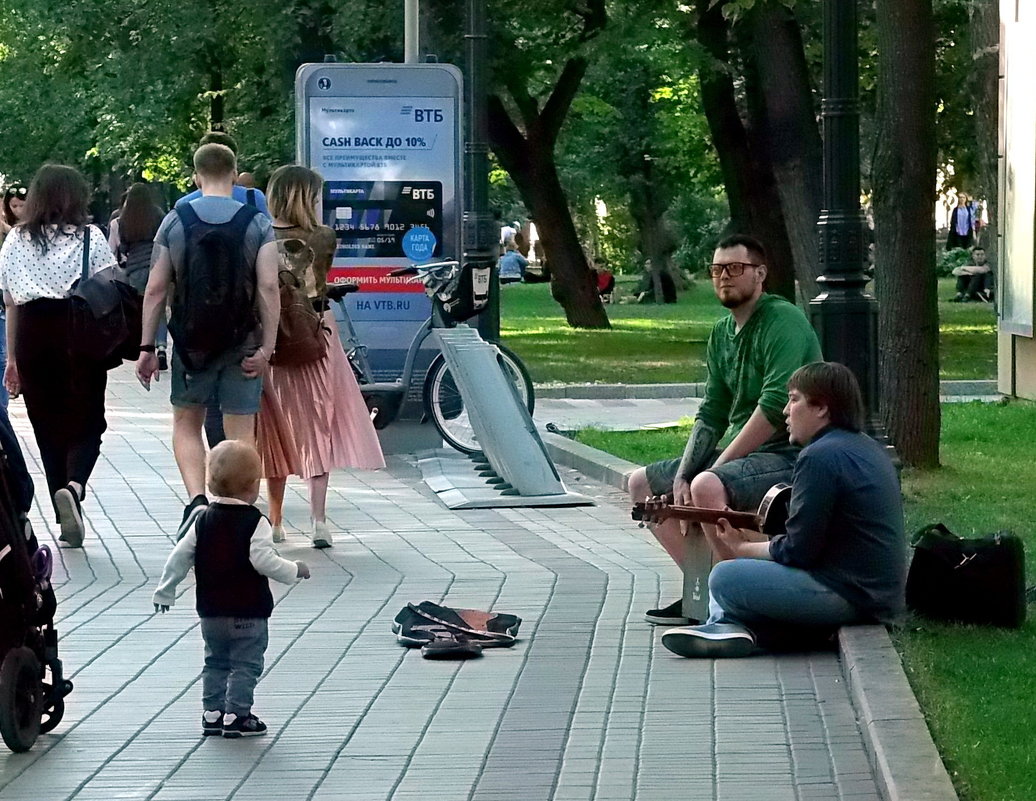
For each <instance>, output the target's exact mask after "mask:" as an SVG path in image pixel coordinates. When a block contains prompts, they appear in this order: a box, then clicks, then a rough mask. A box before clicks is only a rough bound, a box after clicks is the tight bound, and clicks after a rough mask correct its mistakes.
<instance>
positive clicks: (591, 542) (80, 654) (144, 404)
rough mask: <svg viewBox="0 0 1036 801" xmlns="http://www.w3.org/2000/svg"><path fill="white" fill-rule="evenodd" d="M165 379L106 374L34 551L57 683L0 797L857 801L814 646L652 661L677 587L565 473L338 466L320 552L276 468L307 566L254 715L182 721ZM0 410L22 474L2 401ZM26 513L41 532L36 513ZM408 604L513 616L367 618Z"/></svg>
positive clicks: (292, 488)
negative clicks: (438, 491)
mask: <svg viewBox="0 0 1036 801" xmlns="http://www.w3.org/2000/svg"><path fill="white" fill-rule="evenodd" d="M167 388H168V384H167V383H165V382H163V383H161V384H159V385H158V387H157V391H156V392H152V393H151V394H150V395H149V394H146V393H145V392H144V391H143V390H141V389H140V387H139V386H137V385H136V383H135V381H134V380H133V378H132V375H131V373H130V371H129V370H128V369H127V368H123V369H122V370H120V371H117V372H115V373H113V374H112V382H111V387H110V393H109V394H110V400H109V412H110V413H109V426H110V428H109V431H108V433H107V434H106V436H105V442H104V447H103V452H102V458H101V462H100V464H99V465H98V469H97V471H96V474H95V477H94V480H93V482H92V486H91V488H90V490H91V494H90V496H89V498H88V500H87V503H86V507H85V508H86V513H87V517H88V523H89V527H88V536H87V540H86V543H85V547H84V548H83V549H82V550H67V549H57V554H58V558H57V560H56V575H55V579H56V584H57V586H58V597H59V608H58V626H59V630H60V633H61V655H62V657H63V659H64V660H65V666H66V670H67V673H68V675H69V676H70V677H71V678H72V680H73V681H74V682H75V685H76V687H75V691H74V692H73V694H72V695H71V696H69V697H68V699H67V701H68V709H67V712H66V715H65V719H64V721H63V722H62V723H61V724H60V725H59V726H58V727H57V729H56V730H55V731H54V732H53V733H52V734H49V735H44V736H42V737H41V738H40V740H39V742H38V743H37V745H36V747H35V748H34V749H33V750H32V751H31V752H29V753H28V754H22V755H16V754H11V753H9V752H7V751H6V750H4V749H3V748H0V799H3V801H40V799H46V801H62V800H64V799H79V801H87V800H89V801H95V800H96V801H102V799H103V801H115V799H156V800H158V801H172V800H173V799H185V800H186V799H190V800H191V801H198V800H201V799H204V800H205V801H210V800H212V799H240V800H241V801H253V800H254V799H264V801H280V800H281V799H283V800H284V801H288V800H290V801H295V800H296V799H322V800H323V799H326V800H327V801H331V800H332V799H333V800H335V801H338V800H339V799H360V800H362V801H381V799H386V800H387V799H393V800H395V801H404V799H425V800H427V801H453V800H454V799H457V800H458V801H463V800H464V799H485V801H491V800H493V801H495V800H498V799H499V800H503V799H514V800H515V801H517V800H518V799H521V800H522V801H537V800H538V799H544V800H546V799H554V801H577V800H579V801H590V800H591V799H595V800H596V801H618V800H620V799H621V800H623V801H625V800H627V799H638V801H656V800H657V801H674V800H675V799H693V800H694V801H697V800H698V799H707V800H710V801H785V800H786V801H821V799H823V800H824V801H827V800H828V799H830V800H831V801H834V800H835V799H839V801H864V799H868V800H870V799H877V798H878V793H877V790H876V789H875V784H874V781H873V779H872V777H871V773H870V770H869V768H868V763H867V759H866V756H865V754H864V749H863V745H862V740H861V735H860V732H859V729H858V727H857V723H856V720H855V718H854V715H853V712H852V708H851V705H850V702H849V698H848V695H847V692H846V689H845V685H844V683H843V681H842V676H841V672H840V669H839V665H838V662H837V658H836V656H835V655H834V654H833V653H832V654H817V655H810V656H788V657H780V658H773V657H757V658H751V659H746V660H740V661H731V662H711V661H705V660H702V661H692V660H684V659H680V658H677V657H674V656H672V655H671V654H669V653H668V652H667V651H665V649H663V648H662V647H661V645H660V643H659V634H658V631H657V630H655V629H654V628H653V627H651V626H649V625H648V624H646V623H645V622H644V621H643V619H642V613H643V610H645V609H646V608H649V607H652V606H656V605H657V604H658V603H659V602H663V603H665V602H668V601H670V600H672V598H673V597H675V596H676V594H677V593H678V592H679V577H678V574H677V571H676V570H675V569H674V568H673V567H672V566H671V564H670V563H669V560H668V558H667V557H666V556H665V554H664V553H663V552H662V551H661V549H660V548H658V547H657V546H656V545H655V544H654V543H653V540H652V539H651V538H650V536H649V535H648V534H647V532H646V531H644V530H640V529H637V528H636V527H635V526H634V525H633V524H632V523H631V522H630V521H629V514H628V510H627V508H626V505H625V501H624V498H623V497H622V496H621V495H619V494H617V493H616V492H615V491H614V490H612V489H609V488H605V487H601V486H598V485H594V484H592V483H589V482H587V481H586V480H584V479H582V478H581V477H580V476H578V475H576V474H574V473H571V472H566V473H565V479H566V481H568V482H570V483H573V484H577V485H578V486H577V489H578V490H579V491H581V492H584V493H589V494H592V495H593V496H594V497H596V498H598V499H599V505H598V506H595V507H582V508H575V509H544V510H538V509H516V510H506V509H504V510H475V511H456V512H455V511H449V510H447V509H445V508H443V507H442V506H441V505H440V504H439V503H438V502H437V501H436V500H435V498H434V497H433V496H432V494H431V493H430V492H429V491H428V490H427V489H426V488H425V487H424V485H423V484H422V483H421V482H420V479H419V476H418V473H417V470H416V469H415V467H414V466H413V465H412V464H411V463H410V462H409V461H407V459H405V458H399V457H393V458H392V459H391V463H390V465H389V468H388V469H387V470H384V471H379V472H376V473H364V472H356V473H350V472H342V473H336V474H335V475H334V476H333V477H332V481H331V493H330V498H329V507H328V508H329V518H330V520H331V522H332V523H333V530H334V531H335V532H336V533H335V547H334V548H333V549H331V550H328V551H321V552H317V551H314V550H312V549H311V548H309V547H307V541H306V539H305V537H304V536H303V535H302V534H301V533H299V531H298V529H299V528H301V527H304V525H305V522H306V519H307V507H306V503H305V499H304V496H303V495H302V494H301V489H302V485H301V483H293V484H290V485H289V495H288V499H287V505H286V522H287V523H288V527H289V534H288V540H287V542H286V543H285V544H284V545H283V546H282V547H281V552H282V554H283V555H284V556H286V557H287V558H290V559H299V558H301V559H305V560H306V561H307V562H308V563H309V564H310V566H311V568H312V570H313V578H312V580H310V581H306V582H300V583H299V584H297V585H295V586H293V587H290V588H289V587H283V586H281V585H275V587H274V592H275V597H276V600H277V607H276V610H275V612H274V617H273V620H272V624H271V641H270V648H269V651H268V652H267V664H266V673H265V675H264V677H263V679H262V681H261V683H260V685H259V687H258V690H257V701H256V712H257V713H258V714H259V715H260V716H261V717H263V719H264V720H266V722H267V723H268V724H269V726H270V732H269V734H268V735H267V736H266V737H260V738H252V739H246V740H236V741H231V740H223V739H221V738H203V737H201V733H200V724H199V718H200V711H201V709H200V682H199V675H200V664H201V643H200V636H199V631H198V621H197V618H196V616H195V614H194V612H193V586H192V582H191V580H190V579H188V580H187V581H186V582H185V583H184V584H183V585H181V594H180V596H179V598H178V602H177V605H176V606H175V607H174V608H173V609H172V610H171V611H170V612H169V613H167V614H166V615H156V614H154V613H153V612H152V606H151V594H152V592H153V590H154V587H155V584H156V581H157V577H158V575H159V573H160V571H161V568H162V565H163V563H164V560H165V558H166V555H167V554H168V552H169V549H170V548H171V545H172V542H173V530H174V527H175V524H176V523H177V522H178V521H179V517H180V511H181V508H182V507H181V504H182V503H183V500H182V489H181V484H180V479H179V474H178V473H177V470H176V467H175V464H174V461H173V456H172V452H171V448H170V444H169V443H170V427H171V418H170V414H169V407H168V402H167V399H168V396H167ZM12 417H13V419H14V422H15V426H16V428H17V430H18V431H19V434H20V435H21V438H22V442H23V446H24V448H25V451H26V456H27V458H28V460H29V462H30V464H31V466H32V469H33V470H34V472H35V473H36V476H37V486H38V487H42V486H45V485H44V483H43V480H42V475H41V472H40V466H39V461H38V454H37V452H36V447H35V443H34V441H33V439H32V436H31V432H30V429H29V427H28V423H27V421H26V418H25V414H24V407H22V406H21V404H20V402H16V403H14V404H12ZM44 500H46V499H44ZM45 505H47V504H45ZM33 522H34V524H35V526H36V528H37V531H38V533H39V534H40V535H41V540H42V541H45V542H49V543H50V544H51V545H52V547H55V548H56V534H57V531H56V527H55V526H54V525H53V524H52V523H51V521H50V514H49V511H46V510H44V509H43V508H42V507H40V506H39V505H38V507H37V509H36V513H35V515H34V519H33ZM293 526H294V527H295V528H296V531H295V532H294V533H293V532H291V531H290V529H291V528H292V527H293ZM424 599H429V600H434V601H437V602H444V603H446V604H449V605H455V606H465V607H476V608H486V609H489V608H493V609H498V610H500V611H506V612H512V613H515V614H518V615H520V616H521V617H522V618H524V623H523V624H522V628H521V631H520V637H521V639H520V642H519V643H518V644H517V645H516V646H515V647H514V648H512V649H500V650H490V651H487V652H486V653H485V655H484V656H483V657H482V658H481V659H478V660H473V661H469V662H434V661H428V660H424V659H422V658H421V656H420V653H419V652H417V651H409V650H406V649H403V648H400V647H399V646H397V644H396V642H395V638H394V637H393V636H392V634H391V632H390V630H389V625H390V622H391V620H392V617H393V615H394V614H395V613H396V612H397V611H398V610H399V609H400V607H401V606H403V605H404V604H405V603H407V602H408V601H414V602H417V601H421V600H424Z"/></svg>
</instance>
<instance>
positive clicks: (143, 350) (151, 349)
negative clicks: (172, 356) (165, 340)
mask: <svg viewBox="0 0 1036 801" xmlns="http://www.w3.org/2000/svg"><path fill="white" fill-rule="evenodd" d="M140 352H141V353H154V352H155V346H154V345H141V346H140Z"/></svg>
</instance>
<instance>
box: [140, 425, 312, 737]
mask: <svg viewBox="0 0 1036 801" xmlns="http://www.w3.org/2000/svg"><path fill="white" fill-rule="evenodd" d="M208 473H209V491H210V492H211V493H212V494H213V495H214V496H215V497H214V498H213V500H212V503H210V504H209V506H208V508H207V509H205V510H204V511H203V512H201V513H200V514H199V515H198V516H197V518H196V519H195V521H194V524H193V525H192V526H191V527H190V528H189V529H188V531H187V533H186V534H185V535H184V537H183V539H181V540H180V541H179V542H178V543H177V544H176V547H175V548H173V552H172V553H171V554H170V555H169V559H168V560H167V561H166V564H165V569H164V570H163V571H162V581H161V583H160V584H159V585H158V589H157V590H156V591H155V597H154V603H155V611H156V612H157V611H162V612H165V611H167V610H168V609H169V607H170V606H172V605H173V602H174V601H175V600H176V594H175V592H176V585H177V584H179V583H180V582H181V581H182V580H183V579H184V577H185V576H186V575H187V571H189V570H190V569H191V567H192V566H193V567H194V576H195V594H196V598H197V609H198V614H199V616H200V617H201V636H202V639H203V640H204V642H205V667H204V669H203V670H202V703H203V707H204V712H203V713H202V719H201V728H202V734H204V735H206V736H208V735H220V734H222V735H223V736H224V737H231V738H233V737H255V736H258V735H260V734H266V724H265V723H263V722H262V721H261V720H259V718H257V717H256V716H255V715H253V714H252V700H253V694H254V691H255V685H256V682H258V681H259V676H260V675H261V674H262V672H263V656H264V654H265V653H266V646H267V643H268V635H267V620H268V618H269V617H270V613H271V612H272V611H273V595H272V594H271V592H270V582H269V579H271V578H273V579H276V580H277V581H280V582H282V583H284V584H293V583H294V582H296V581H297V580H298V579H300V578H305V579H308V578H309V568H308V567H307V566H306V564H305V562H289V561H288V560H287V559H282V558H281V557H280V556H278V555H277V554H276V553H275V552H274V550H273V529H272V528H271V526H270V521H269V520H267V518H266V516H265V515H263V514H262V513H261V512H260V511H259V510H258V509H256V508H255V506H254V505H253V504H254V503H255V500H256V498H258V497H259V477H260V476H261V475H262V465H261V464H260V461H259V454H258V453H256V450H255V448H253V447H252V446H251V445H248V444H247V443H245V442H241V441H240V440H226V441H224V442H221V443H220V444H219V445H217V446H216V447H215V448H213V449H212V452H211V453H210V454H209V461H208Z"/></svg>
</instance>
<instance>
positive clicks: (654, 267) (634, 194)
mask: <svg viewBox="0 0 1036 801" xmlns="http://www.w3.org/2000/svg"><path fill="white" fill-rule="evenodd" d="M639 166H640V171H639V172H638V173H637V174H634V175H630V176H629V179H628V180H629V198H630V206H629V209H630V216H631V217H632V218H633V222H634V224H635V225H636V226H637V247H638V248H639V249H640V252H641V254H643V256H644V258H646V259H648V260H649V261H650V263H651V266H650V271H651V273H652V280H653V281H654V284H655V302H656V303H661V302H662V278H661V276H662V273H669V274H670V275H673V260H672V255H673V252H674V251H675V250H676V238H675V237H674V236H673V233H672V231H670V230H669V226H668V225H667V224H666V221H665V213H666V211H667V210H668V209H669V204H670V202H671V201H672V194H671V193H670V192H668V191H667V190H666V188H665V187H664V186H660V185H659V182H658V181H656V180H655V177H654V173H653V170H652V167H651V160H650V159H648V158H641V159H639ZM673 277H674V281H675V276H673ZM677 285H679V284H678V283H677Z"/></svg>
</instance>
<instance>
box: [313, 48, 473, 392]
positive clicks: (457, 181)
mask: <svg viewBox="0 0 1036 801" xmlns="http://www.w3.org/2000/svg"><path fill="white" fill-rule="evenodd" d="M461 91H462V85H461V74H460V71H459V70H458V69H457V68H456V67H454V66H451V65H447V64H307V65H304V66H302V67H300V68H299V71H298V74H297V76H296V112H297V116H296V120H297V136H296V145H297V151H298V153H297V158H298V161H299V163H301V164H305V165H307V166H309V167H311V168H312V169H314V170H316V171H317V172H319V173H320V174H321V176H323V178H324V195H323V204H322V209H321V214H322V218H323V222H324V224H326V225H328V226H329V227H331V228H332V229H334V231H335V233H336V234H337V237H338V246H337V250H336V253H335V257H334V262H333V264H332V269H331V274H330V275H329V279H328V280H329V281H330V282H331V283H334V282H341V281H350V282H354V283H356V284H358V285H359V286H360V291H359V292H357V293H355V294H352V295H349V296H348V299H347V301H346V302H347V303H348V308H349V314H350V317H351V318H352V320H353V323H354V325H355V326H356V328H357V330H358V332H359V334H360V337H361V339H362V340H363V341H364V342H365V343H366V344H367V346H368V352H367V353H368V358H369V360H370V363H371V366H372V368H373V370H374V373H375V378H377V379H378V380H393V379H395V378H397V377H398V376H399V374H400V370H401V368H402V364H403V359H404V357H405V354H406V349H407V347H408V345H409V344H410V340H411V338H412V337H413V335H414V332H415V331H416V330H417V329H418V328H419V327H420V325H421V324H422V323H423V322H424V321H425V320H426V319H427V318H428V315H429V314H430V311H431V305H430V301H429V300H428V298H427V297H426V296H425V295H424V292H423V289H422V287H421V285H420V284H419V283H416V282H415V281H414V279H413V278H407V277H402V278H401V277H393V276H391V275H389V273H390V272H391V271H393V270H396V269H399V268H400V267H404V266H407V265H409V264H412V263H415V262H416V263H420V262H428V261H440V260H443V259H459V258H460V255H461V241H460V236H461V218H462V203H461V192H462V187H463V182H462V178H461V163H462V149H461V142H462V130H463V126H462V120H461V105H462V101H461V98H462V94H461Z"/></svg>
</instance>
